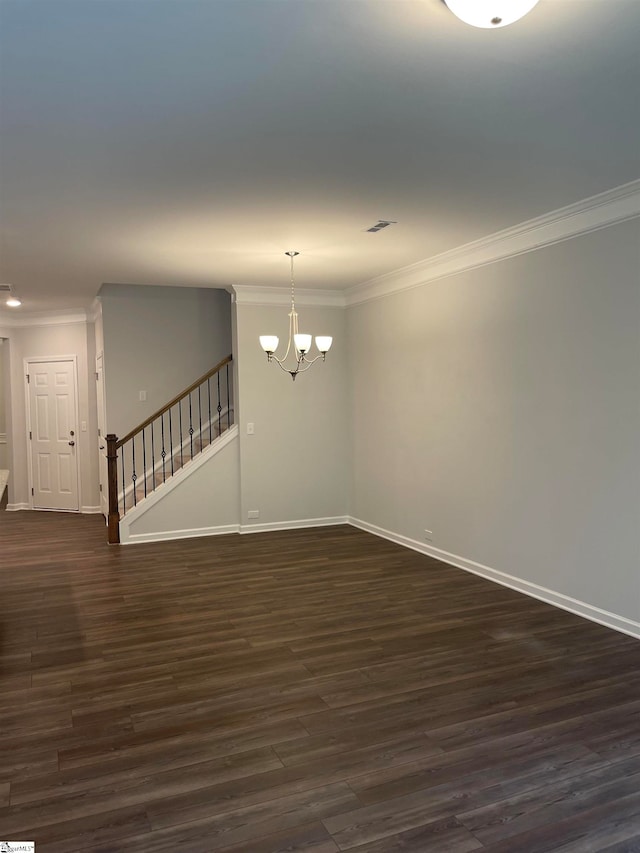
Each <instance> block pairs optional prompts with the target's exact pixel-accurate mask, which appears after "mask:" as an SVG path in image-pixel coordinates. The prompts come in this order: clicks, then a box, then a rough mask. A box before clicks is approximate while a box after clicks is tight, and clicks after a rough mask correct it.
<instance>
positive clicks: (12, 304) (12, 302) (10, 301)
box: [0, 284, 22, 308]
mask: <svg viewBox="0 0 640 853" xmlns="http://www.w3.org/2000/svg"><path fill="white" fill-rule="evenodd" d="M0 292H1V293H6V295H7V299H6V301H5V305H8V306H9V308H19V307H20V306H21V305H22V302H21V301H20V300H19V299H18V297H17V296H16V295H15V293H14V292H13V290H12V289H11V285H10V284H0Z"/></svg>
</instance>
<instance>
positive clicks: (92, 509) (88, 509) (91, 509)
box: [80, 506, 102, 515]
mask: <svg viewBox="0 0 640 853" xmlns="http://www.w3.org/2000/svg"><path fill="white" fill-rule="evenodd" d="M80 512H81V513H83V515H97V514H98V513H99V512H102V507H100V506H81V507H80Z"/></svg>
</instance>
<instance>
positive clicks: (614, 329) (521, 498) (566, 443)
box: [348, 220, 640, 620]
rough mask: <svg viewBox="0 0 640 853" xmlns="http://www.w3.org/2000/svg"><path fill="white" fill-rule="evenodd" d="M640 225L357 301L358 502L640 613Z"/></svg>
mask: <svg viewBox="0 0 640 853" xmlns="http://www.w3.org/2000/svg"><path fill="white" fill-rule="evenodd" d="M639 238H640V229H639V225H638V221H637V220H635V221H631V222H627V223H623V224H620V225H616V226H612V227H609V228H607V229H604V230H601V231H597V232H595V233H592V234H588V235H583V236H581V237H578V238H575V239H573V240H570V241H567V242H564V243H560V244H557V245H554V246H551V247H548V248H545V249H542V250H539V251H535V252H530V253H528V254H525V255H522V256H520V257H515V258H512V259H509V260H506V261H502V262H499V263H494V264H492V265H489V266H486V267H483V268H480V269H477V270H473V271H469V272H466V273H462V274H459V275H456V276H452V277H449V278H446V279H442V280H439V281H436V282H432V283H430V284H428V285H425V286H424V287H422V288H418V289H415V290H411V291H405V292H403V293H400V294H397V295H395V296H390V297H386V298H383V299H380V300H377V301H373V302H369V303H366V304H362V305H359V306H354V307H353V308H351V309H349V311H348V315H349V336H348V337H349V347H350V350H349V356H350V364H351V406H350V411H351V418H352V429H353V433H352V436H353V437H352V447H351V451H352V454H351V455H352V459H353V468H352V476H353V481H352V488H353V501H352V508H351V514H352V516H354V517H355V518H357V519H361V520H363V521H366V522H368V523H369V524H374V525H377V526H379V527H381V528H383V529H385V530H388V531H391V532H393V533H396V534H400V535H403V536H406V537H409V538H411V539H414V540H417V541H421V542H424V529H425V528H428V529H430V530H431V531H433V545H434V546H436V547H437V548H440V549H443V550H444V551H446V552H449V553H450V554H455V555H458V556H461V557H463V558H465V559H467V560H473V561H475V562H478V563H481V564H483V565H485V566H488V567H491V568H493V569H496V570H498V571H501V572H505V573H508V574H511V575H514V576H516V577H518V578H521V579H523V580H526V581H528V582H530V583H534V584H538V585H540V586H543V587H546V588H549V589H551V590H554V591H556V592H560V593H562V594H564V595H567V596H570V597H573V598H575V599H578V600H579V601H583V602H587V603H589V604H591V605H593V606H595V607H600V608H603V609H604V610H608V611H611V612H613V613H615V614H618V615H622V616H626V617H627V618H630V619H634V620H638V619H640V584H639V581H638V569H639V567H640V546H639V541H640V540H639V538H638V528H639V522H640V476H639V473H638V472H639V471H640V382H639V381H638V379H639V366H640V288H639V277H640V276H639V272H640V255H639V249H638V246H639V245H640V239H639Z"/></svg>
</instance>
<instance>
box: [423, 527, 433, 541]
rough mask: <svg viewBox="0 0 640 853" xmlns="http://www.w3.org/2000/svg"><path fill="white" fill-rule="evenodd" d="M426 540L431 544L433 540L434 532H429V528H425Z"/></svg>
mask: <svg viewBox="0 0 640 853" xmlns="http://www.w3.org/2000/svg"><path fill="white" fill-rule="evenodd" d="M424 538H425V539H426V540H427V542H431V541H432V540H433V531H432V530H427V528H426V527H425V529H424Z"/></svg>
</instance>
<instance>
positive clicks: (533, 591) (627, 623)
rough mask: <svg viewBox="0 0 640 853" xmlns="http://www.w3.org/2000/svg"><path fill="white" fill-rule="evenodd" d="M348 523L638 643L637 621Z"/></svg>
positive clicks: (639, 628) (355, 520) (352, 520)
mask: <svg viewBox="0 0 640 853" xmlns="http://www.w3.org/2000/svg"><path fill="white" fill-rule="evenodd" d="M348 523H349V524H351V525H353V527H357V528H359V529H360V530H366V531H367V532H368V533H373V534H374V535H375V536H380V537H381V538H382V539H388V540H389V541H390V542H395V543H397V544H398V545H403V546H404V547H405V548H411V549H412V550H413V551H419V552H420V553H421V554H426V555H427V556H428V557H433V558H434V559H436V560H440V561H441V562H443V563H448V564H449V565H451V566H456V568H458V569H464V571H466V572H472V573H473V574H474V575H480V576H481V577H483V578H486V579H487V580H490V581H493V582H494V583H499V584H501V585H502V586H506V587H509V588H510V589H514V590H516V592H522V593H524V595H528V596H530V597H531V598H537V599H539V600H540V601H544V602H546V603H547V604H552V605H553V606H554V607H559V608H561V609H562V610H568V611H569V612H570V613H575V614H576V616H582V617H584V618H585V619H589V620H590V621H591V622H597V623H598V624H599V625H605V626H606V627H607V628H613V630H614V631H620V632H621V633H622V634H628V635H629V636H631V637H635V638H636V639H639V640H640V622H634V621H633V619H627V618H626V617H625V616H619V615H618V614H616V613H610V612H609V611H608V610H602V609H601V608H599V607H594V606H593V605H592V604H587V603H586V602H584V601H578V600H577V599H575V598H571V597H570V596H568V595H564V594H563V593H561V592H555V591H554V590H552V589H547V588H546V587H543V586H538V584H535V583H531V582H530V581H526V580H522V578H517V577H514V576H513V575H508V574H506V573H505V572H500V571H498V570H497V569H492V568H490V567H489V566H483V565H482V564H481V563H476V562H474V561H473V560H468V559H467V558H466V557H460V556H458V555H457V554H450V553H449V552H448V551H443V550H441V549H440V548H434V547H433V545H426V544H425V543H424V542H419V541H418V540H417V539H410V538H409V537H408V536H402V535H401V534H399V533H393V532H392V531H391V530H385V529H384V528H382V527H377V526H376V525H375V524H369V523H368V522H366V521H361V520H360V519H358V518H349V519H348Z"/></svg>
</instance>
